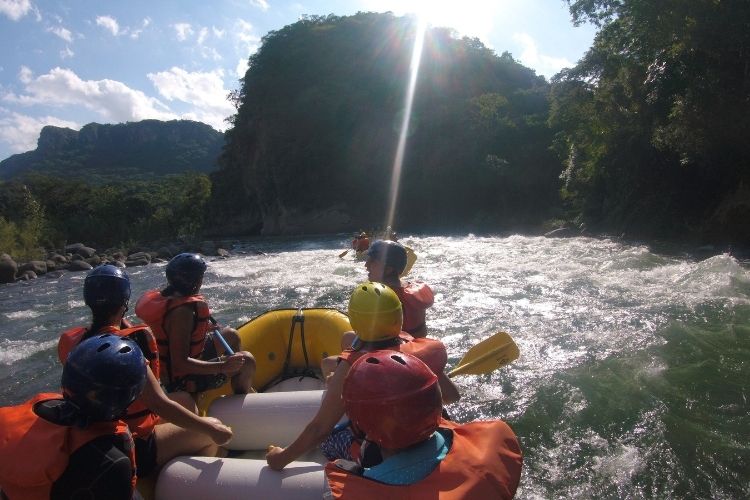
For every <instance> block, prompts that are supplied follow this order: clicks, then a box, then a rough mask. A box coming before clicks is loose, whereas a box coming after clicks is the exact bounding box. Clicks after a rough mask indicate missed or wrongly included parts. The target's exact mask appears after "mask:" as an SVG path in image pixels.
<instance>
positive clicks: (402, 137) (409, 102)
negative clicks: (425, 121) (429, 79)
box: [385, 16, 427, 227]
mask: <svg viewBox="0 0 750 500" xmlns="http://www.w3.org/2000/svg"><path fill="white" fill-rule="evenodd" d="M426 30H427V23H426V22H425V20H424V18H423V17H422V16H420V17H419V18H418V20H417V31H416V33H415V35H414V49H413V50H412V53H411V65H410V67H409V85H408V87H407V90H406V99H405V102H404V114H403V119H402V121H401V132H400V133H399V137H398V146H397V148H396V156H395V158H394V159H393V170H392V174H391V189H390V195H389V204H388V216H387V218H386V223H385V226H386V227H389V226H393V219H394V218H395V216H396V206H397V205H398V187H399V185H400V183H401V168H402V166H403V163H404V152H405V151H406V138H407V136H408V135H409V124H410V122H411V112H412V106H413V104H414V91H415V90H416V87H417V75H418V74H419V63H420V61H421V60H422V48H423V47H424V35H425V31H426Z"/></svg>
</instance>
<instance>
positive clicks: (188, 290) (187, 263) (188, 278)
mask: <svg viewBox="0 0 750 500" xmlns="http://www.w3.org/2000/svg"><path fill="white" fill-rule="evenodd" d="M207 267H208V266H207V265H206V261H205V260H203V258H202V257H201V256H200V255H198V254H197V253H181V254H179V255H175V256H174V257H173V258H172V260H170V261H169V264H167V270H166V274H167V281H168V282H169V284H170V285H172V287H173V288H174V289H175V290H177V291H178V292H180V293H181V294H183V295H192V294H194V293H196V292H197V291H198V289H199V288H200V284H201V280H202V279H203V274H204V273H205V272H206V268H207Z"/></svg>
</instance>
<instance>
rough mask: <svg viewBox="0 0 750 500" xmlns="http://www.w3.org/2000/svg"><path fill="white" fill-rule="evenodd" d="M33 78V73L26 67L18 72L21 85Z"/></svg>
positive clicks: (22, 67)
mask: <svg viewBox="0 0 750 500" xmlns="http://www.w3.org/2000/svg"><path fill="white" fill-rule="evenodd" d="M33 78H34V73H32V72H31V70H30V69H29V67H28V66H21V70H20V71H19V72H18V79H19V80H20V81H21V83H29V82H30V81H31V80H32V79H33Z"/></svg>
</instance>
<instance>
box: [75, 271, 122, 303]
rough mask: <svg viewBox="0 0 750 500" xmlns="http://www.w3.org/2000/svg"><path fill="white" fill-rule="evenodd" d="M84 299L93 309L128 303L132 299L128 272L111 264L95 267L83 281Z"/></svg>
mask: <svg viewBox="0 0 750 500" xmlns="http://www.w3.org/2000/svg"><path fill="white" fill-rule="evenodd" d="M83 300H84V302H86V305H87V306H89V307H90V308H92V309H95V308H97V307H99V306H122V305H127V304H128V300H130V278H129V277H128V274H127V273H126V272H125V271H123V270H122V269H120V268H119V267H115V266H113V265H111V264H105V265H103V266H98V267H95V268H94V269H92V270H91V271H89V274H88V275H86V280H85V281H84V282H83Z"/></svg>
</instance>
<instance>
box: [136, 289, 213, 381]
mask: <svg viewBox="0 0 750 500" xmlns="http://www.w3.org/2000/svg"><path fill="white" fill-rule="evenodd" d="M185 304H192V305H193V307H194V311H195V312H194V318H195V319H194V323H193V331H192V333H191V334H190V353H189V356H190V357H191V358H200V355H201V353H202V352H203V344H204V343H205V341H206V334H207V333H208V332H210V331H211V330H213V329H214V328H215V327H214V326H213V325H212V324H211V322H210V319H209V318H210V317H211V311H210V310H209V308H208V304H206V301H205V300H204V299H203V296H202V295H189V296H187V297H165V296H163V295H162V294H161V292H160V291H159V290H149V291H148V292H146V293H144V294H143V295H142V296H141V298H140V299H138V303H136V305H135V313H136V314H137V315H138V317H139V318H141V319H142V320H143V321H145V322H146V324H148V326H150V327H151V330H152V331H153V332H154V336H155V337H156V344H157V346H158V347H159V360H160V361H161V363H162V365H163V366H164V367H165V368H166V370H162V382H164V383H165V384H173V383H175V382H176V381H177V380H178V379H179V378H181V376H184V375H187V374H184V373H175V371H174V370H173V369H172V363H171V359H170V357H169V338H168V337H167V332H166V331H165V330H164V320H165V319H166V318H167V315H168V314H169V313H170V312H171V311H173V310H174V309H176V308H178V307H180V306H183V305H185Z"/></svg>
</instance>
